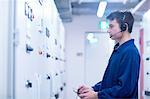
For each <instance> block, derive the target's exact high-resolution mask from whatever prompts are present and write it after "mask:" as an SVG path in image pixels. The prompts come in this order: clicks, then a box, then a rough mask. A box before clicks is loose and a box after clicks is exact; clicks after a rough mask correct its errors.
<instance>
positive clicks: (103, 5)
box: [97, 1, 107, 17]
mask: <svg viewBox="0 0 150 99" xmlns="http://www.w3.org/2000/svg"><path fill="white" fill-rule="evenodd" d="M106 6H107V1H100V3H99V6H98V10H97V16H98V17H103V15H104V12H105V9H106Z"/></svg>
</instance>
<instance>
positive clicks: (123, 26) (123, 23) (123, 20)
mask: <svg viewBox="0 0 150 99" xmlns="http://www.w3.org/2000/svg"><path fill="white" fill-rule="evenodd" d="M123 14H124V13H123ZM125 17H126V16H125V15H123V18H122V20H121V24H120V29H121V32H123V31H126V29H127V24H126V23H125Z"/></svg>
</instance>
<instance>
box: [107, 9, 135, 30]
mask: <svg viewBox="0 0 150 99" xmlns="http://www.w3.org/2000/svg"><path fill="white" fill-rule="evenodd" d="M107 19H108V20H111V21H112V20H115V19H116V21H117V22H118V23H119V25H120V29H121V31H125V30H126V27H127V25H128V32H129V33H131V32H132V28H133V23H134V17H133V15H132V13H131V12H129V11H125V12H121V11H115V12H112V13H110V14H109V15H108V16H107Z"/></svg>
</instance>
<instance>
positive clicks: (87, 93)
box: [78, 85, 98, 99]
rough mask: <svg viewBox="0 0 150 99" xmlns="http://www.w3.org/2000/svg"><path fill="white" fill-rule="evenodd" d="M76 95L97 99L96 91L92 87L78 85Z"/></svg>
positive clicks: (86, 98)
mask: <svg viewBox="0 0 150 99" xmlns="http://www.w3.org/2000/svg"><path fill="white" fill-rule="evenodd" d="M78 96H79V97H80V98H81V99H98V95H97V92H95V91H93V89H92V88H89V87H86V86H84V85H83V86H80V87H79V88H78Z"/></svg>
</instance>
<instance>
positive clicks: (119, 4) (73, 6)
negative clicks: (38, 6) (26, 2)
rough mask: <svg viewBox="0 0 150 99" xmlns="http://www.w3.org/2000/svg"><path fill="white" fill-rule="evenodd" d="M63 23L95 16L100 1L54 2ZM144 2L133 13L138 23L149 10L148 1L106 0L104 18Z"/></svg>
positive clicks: (73, 0) (66, 0) (149, 2)
mask: <svg viewBox="0 0 150 99" xmlns="http://www.w3.org/2000/svg"><path fill="white" fill-rule="evenodd" d="M54 1H55V3H56V7H57V8H58V12H59V14H60V17H61V18H62V20H63V22H71V21H72V15H96V13H97V8H98V5H99V2H100V0H54ZM142 1H145V2H144V3H143V4H142V5H141V6H140V7H139V8H138V9H137V10H136V12H135V13H134V16H135V19H136V20H137V21H140V20H141V19H142V15H143V14H144V12H146V11H147V10H148V9H150V7H149V5H150V0H107V2H108V5H107V7H106V10H105V13H104V17H103V18H105V17H106V16H107V15H108V14H109V13H110V12H112V11H115V10H131V9H134V8H135V7H136V6H137V5H138V4H139V3H140V2H142Z"/></svg>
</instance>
